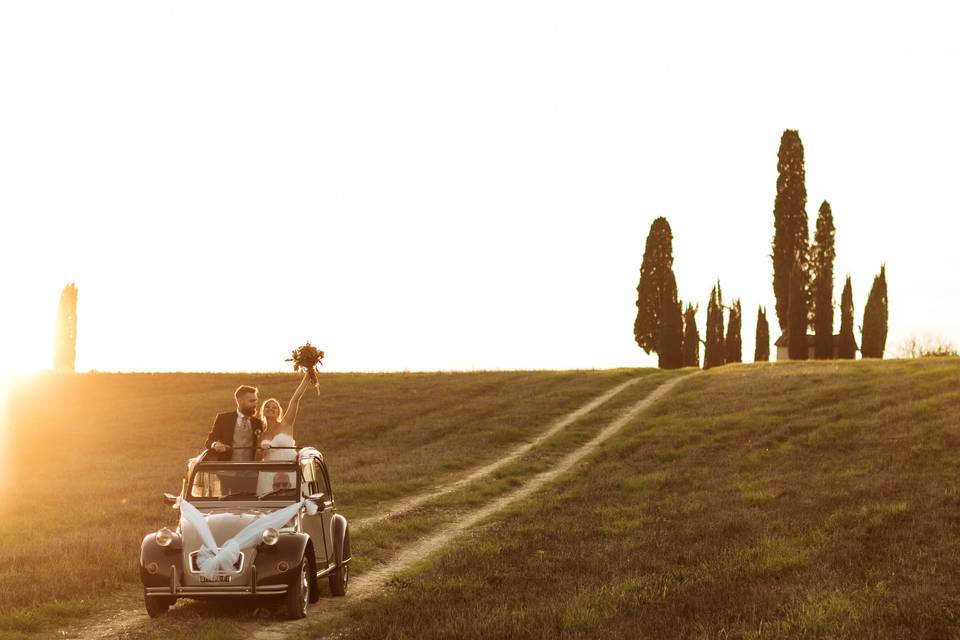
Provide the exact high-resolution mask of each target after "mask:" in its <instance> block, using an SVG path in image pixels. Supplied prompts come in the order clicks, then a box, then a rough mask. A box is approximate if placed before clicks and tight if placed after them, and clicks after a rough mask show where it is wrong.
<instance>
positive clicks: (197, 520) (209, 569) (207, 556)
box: [177, 498, 317, 579]
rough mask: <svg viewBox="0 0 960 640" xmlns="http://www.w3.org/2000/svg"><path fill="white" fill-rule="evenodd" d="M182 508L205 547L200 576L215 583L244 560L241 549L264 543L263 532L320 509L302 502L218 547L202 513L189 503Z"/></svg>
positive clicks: (179, 502)
mask: <svg viewBox="0 0 960 640" xmlns="http://www.w3.org/2000/svg"><path fill="white" fill-rule="evenodd" d="M177 505H178V506H179V507H180V514H181V515H182V516H183V517H184V518H186V519H187V522H189V523H190V525H191V526H192V527H193V528H194V529H196V531H197V534H199V536H200V540H201V541H203V544H202V545H200V554H199V555H198V556H197V564H198V565H199V566H200V574H201V575H202V576H204V577H205V578H208V579H212V578H213V577H214V576H216V575H217V571H218V570H219V571H223V572H233V571H234V568H233V565H234V564H235V563H236V562H237V558H239V557H240V549H244V548H247V547H252V546H253V545H255V544H257V543H258V542H259V541H260V538H261V537H262V536H263V532H264V531H266V530H267V529H270V528H273V529H279V528H280V527H282V526H283V525H285V524H286V523H287V522H289V521H290V519H291V518H293V517H294V516H295V515H297V513H298V512H299V511H300V509H301V507H305V508H306V510H307V515H311V516H312V515H316V513H317V505H316V504H315V503H313V502H312V501H310V500H307V499H306V498H304V499H303V500H301V501H300V502H295V503H293V504H291V505H289V506H287V507H284V508H283V509H278V510H276V511H274V512H273V513H270V514H269V515H265V516H263V517H262V518H258V519H257V520H255V521H253V522H251V523H250V524H248V525H247V526H246V527H244V528H243V529H241V530H240V531H239V532H237V534H236V535H235V536H233V537H232V538H230V539H229V540H227V541H226V542H224V543H223V544H222V545H220V546H217V541H216V540H215V539H214V538H213V532H212V531H210V525H208V524H207V519H206V518H204V517H203V514H202V513H200V511H199V510H198V509H197V508H196V507H195V506H193V505H192V504H190V503H189V502H187V501H186V500H183V499H179V498H178V500H177Z"/></svg>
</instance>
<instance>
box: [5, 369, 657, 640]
mask: <svg viewBox="0 0 960 640" xmlns="http://www.w3.org/2000/svg"><path fill="white" fill-rule="evenodd" d="M641 373H643V371H642V370H609V371H565V372H523V371H518V372H477V373H407V374H325V375H323V376H322V379H321V382H322V385H321V393H320V396H319V397H317V396H316V395H315V394H314V392H313V390H312V389H308V391H307V394H306V396H305V397H304V400H303V402H302V405H301V411H300V416H299V418H298V423H297V438H298V440H299V441H300V442H301V443H311V444H316V445H317V446H318V447H319V448H320V449H321V450H322V451H323V452H324V454H325V456H326V457H327V460H328V463H329V467H330V471H331V476H332V477H331V480H332V482H333V486H334V490H335V492H336V494H337V499H338V502H339V503H340V504H341V505H342V507H341V508H342V510H343V511H344V513H345V514H346V515H347V517H348V518H355V517H360V516H363V515H366V514H369V513H371V512H373V511H375V509H376V506H377V505H378V504H380V503H382V502H383V501H384V500H389V499H391V498H395V497H400V496H403V495H407V494H410V493H414V492H417V491H418V490H421V489H424V488H426V487H431V486H434V485H436V484H437V483H438V482H442V480H443V478H445V477H447V476H449V475H451V474H456V473H457V472H458V471H461V470H464V469H468V468H473V467H475V466H477V465H479V464H482V463H484V462H489V461H490V460H492V459H495V458H496V457H497V456H498V454H499V453H500V452H502V451H504V450H505V449H507V448H509V447H510V446H512V445H515V444H516V443H518V442H521V441H524V440H526V439H528V438H530V437H531V436H532V435H534V434H536V433H538V432H539V431H540V430H542V429H543V428H544V427H545V426H546V425H547V424H548V423H550V422H551V421H552V420H554V419H556V418H558V417H560V416H562V415H564V414H566V413H568V412H570V411H572V410H574V409H576V408H577V407H579V406H580V405H582V404H583V403H585V402H587V401H588V400H590V399H592V398H593V397H595V396H597V395H599V394H600V393H602V392H604V391H605V390H607V389H609V388H611V387H613V386H615V385H617V384H618V383H620V382H622V381H624V380H628V379H630V378H633V377H636V376H637V375H638V374H641ZM298 381H299V378H297V377H295V376H293V375H292V374H267V375H264V374H251V375H245V374H102V373H94V374H83V375H55V374H48V375H40V376H35V377H31V378H27V379H24V380H21V381H19V383H18V384H16V385H15V386H13V387H11V389H9V390H8V396H9V397H8V405H9V407H8V413H9V415H8V419H7V424H6V429H5V430H4V432H3V433H0V438H4V439H5V440H6V444H5V446H0V452H2V453H5V455H4V456H3V458H2V459H0V473H3V474H4V476H5V477H4V478H3V482H2V483H0V636H2V635H3V633H4V632H8V633H14V634H16V633H31V632H35V631H36V632H42V633H46V632H47V631H49V628H50V625H51V623H55V624H59V625H63V626H70V625H71V624H72V622H71V620H79V619H81V618H83V617H85V616H89V615H90V614H93V613H96V612H97V611H99V610H101V609H102V608H103V607H104V606H105V605H104V603H105V602H107V601H109V600H110V597H111V596H113V595H115V594H116V593H117V592H118V590H120V589H124V588H125V589H126V590H127V591H130V590H131V589H134V590H135V588H136V587H137V585H139V574H138V573H137V571H136V559H137V557H138V555H139V548H140V540H141V538H142V537H143V535H144V534H146V533H149V532H150V531H155V530H156V529H157V528H159V527H161V526H165V525H167V526H169V525H171V524H173V523H175V521H176V520H175V514H174V512H172V511H171V510H170V508H169V507H167V506H165V505H164V504H163V503H162V502H161V500H160V496H161V493H162V492H163V491H172V492H177V491H178V490H179V487H180V481H181V478H182V476H183V472H184V471H185V462H186V460H187V458H188V457H190V456H192V455H195V454H196V453H197V452H198V451H199V450H200V449H201V447H202V445H203V442H204V440H205V438H206V435H207V432H208V431H209V429H210V425H211V424H212V422H213V417H214V415H215V414H216V413H217V412H219V411H224V410H230V409H231V408H232V407H233V390H234V389H235V388H236V387H237V386H238V385H239V384H254V385H256V386H258V387H259V389H260V396H261V399H266V398H268V397H271V396H276V397H277V398H279V399H280V401H281V404H283V405H284V406H286V403H287V399H288V398H289V396H290V394H291V393H292V392H293V389H294V388H295V387H296V385H297V382H298ZM2 442H3V441H2V440H0V443H2Z"/></svg>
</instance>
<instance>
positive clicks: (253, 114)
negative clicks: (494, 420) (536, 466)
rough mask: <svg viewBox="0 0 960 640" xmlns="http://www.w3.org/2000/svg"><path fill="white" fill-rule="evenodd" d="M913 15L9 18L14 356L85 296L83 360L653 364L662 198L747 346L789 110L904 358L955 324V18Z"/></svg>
mask: <svg viewBox="0 0 960 640" xmlns="http://www.w3.org/2000/svg"><path fill="white" fill-rule="evenodd" d="M907 6H908V5H905V4H902V3H901V4H899V5H893V4H887V3H865V2H864V3H845V4H843V5H839V4H837V3H826V2H813V3H807V4H803V5H797V4H791V5H786V4H781V3H769V2H763V3H761V2H756V3H735V4H732V5H731V4H718V3H688V4H680V3H671V4H670V5H666V4H664V3H626V2H624V3H616V2H608V3H569V2H562V3H555V2H521V3H474V4H464V3H445V2H435V3H423V2H415V3H386V2H379V3H289V4H286V3H285V4H282V5H280V4H259V3H249V2H218V3H214V2H208V3H192V2H189V3H188V2H175V3H156V4H147V3H126V2H114V3H106V2H91V3H66V2H61V3H50V2H45V3H35V2H30V3H5V4H4V5H3V6H2V8H0V211H2V215H3V220H4V223H3V230H4V239H5V250H4V251H3V252H2V253H0V296H2V298H3V300H4V304H3V310H2V311H0V354H2V355H0V375H2V374H4V373H11V372H19V371H27V370H32V369H37V368H43V367H49V366H50V361H51V341H52V335H53V328H54V319H55V314H56V309H57V302H58V299H59V295H60V291H61V289H62V287H63V286H64V285H65V284H67V283H68V282H75V283H76V284H77V287H78V289H79V303H78V319H79V326H78V344H77V370H79V371H87V370H101V371H117V370H119V371H273V370H284V369H287V368H288V366H289V365H288V363H285V362H284V358H287V357H289V354H290V350H291V349H293V348H294V347H296V346H298V345H300V344H302V343H303V342H304V341H306V340H310V341H311V342H312V343H313V344H315V345H317V346H319V347H320V348H323V349H325V350H326V351H327V359H326V362H325V365H326V366H325V369H326V370H330V371H381V370H403V369H410V370H436V369H443V370H449V369H520V368H536V369H541V368H607V367H617V366H646V365H651V364H654V365H655V364H656V355H655V354H651V355H649V356H648V355H646V354H644V353H643V351H641V350H640V349H639V347H637V345H636V343H635V342H634V338H633V332H632V328H633V320H634V316H635V314H636V307H635V304H634V303H635V301H636V286H637V280H638V277H639V269H640V263H641V259H642V256H643V249H644V241H645V238H646V235H647V231H648V230H649V227H650V223H651V222H652V221H653V219H654V218H656V217H658V216H665V217H666V218H667V219H668V220H669V222H670V224H671V226H672V229H673V235H674V244H673V249H674V257H675V260H674V269H675V272H676V275H677V281H678V287H679V292H680V297H681V298H682V299H683V300H684V301H692V302H694V303H698V304H699V305H700V313H699V315H698V324H699V326H700V329H701V335H703V328H704V318H705V311H706V306H707V298H708V295H709V292H710V288H711V286H712V285H713V283H714V282H715V281H716V280H717V279H718V278H719V279H720V282H721V285H722V288H723V292H724V298H725V300H727V301H730V300H732V299H733V298H737V297H739V298H741V299H742V302H743V316H744V317H743V345H744V347H743V351H744V359H745V360H748V361H749V360H752V357H753V345H754V325H755V321H756V310H757V305H764V306H766V307H767V309H768V316H769V317H770V322H771V328H770V331H771V342H772V341H773V340H775V339H776V337H777V336H778V335H779V331H778V330H777V327H776V314H775V312H774V307H775V302H774V296H773V289H772V285H771V282H772V265H771V260H770V257H769V256H770V253H771V247H770V243H771V240H772V238H773V204H774V196H775V193H776V178H777V171H776V165H777V149H778V146H779V141H780V136H781V134H782V133H783V131H784V129H788V128H789V129H797V130H798V131H799V133H800V137H801V139H802V140H803V144H804V148H805V154H806V156H805V157H806V188H807V195H808V200H807V215H808V218H809V226H810V229H811V233H812V231H813V229H814V227H815V223H816V215H817V210H818V208H819V206H820V203H821V202H822V201H823V200H824V199H826V200H828V201H829V202H830V203H831V205H832V208H833V215H834V220H835V224H836V229H837V232H836V249H837V259H836V263H835V274H836V279H835V283H834V297H835V299H836V300H837V301H838V302H839V298H840V290H841V289H842V286H843V278H844V276H845V274H847V273H850V274H851V275H852V279H853V292H854V305H855V319H856V320H855V324H856V325H859V324H861V322H862V317H863V308H864V304H865V302H866V298H867V293H868V292H869V288H870V285H871V283H872V280H873V277H874V275H875V274H876V273H877V272H878V271H879V269H880V265H881V263H885V264H886V266H887V278H888V282H889V299H890V333H889V337H888V339H887V354H888V356H893V355H895V353H896V350H897V347H898V345H899V344H900V343H901V342H902V341H903V340H904V339H906V338H907V337H909V336H911V335H920V334H924V333H931V332H932V333H937V334H940V335H943V336H945V337H946V338H948V339H951V340H953V341H954V342H957V341H960V319H958V318H960V302H958V300H960V285H958V280H957V278H956V260H957V258H956V251H955V248H954V247H955V244H956V238H957V236H958V233H960V221H958V220H960V216H958V211H960V190H958V189H957V183H958V179H960V155H958V154H957V149H958V148H960V124H958V119H957V114H958V113H960V84H958V83H957V82H956V80H955V79H954V80H950V78H954V76H955V75H956V71H957V69H958V68H960V44H958V39H957V37H956V34H955V29H956V24H957V19H956V18H957V16H956V15H955V14H954V10H953V9H952V7H950V6H949V5H946V4H943V3H914V4H911V5H909V10H907ZM944 7H945V8H944ZM835 321H836V323H837V327H839V312H837V314H836V320H835ZM857 337H858V340H859V332H858V334H857Z"/></svg>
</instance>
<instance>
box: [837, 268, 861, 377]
mask: <svg viewBox="0 0 960 640" xmlns="http://www.w3.org/2000/svg"><path fill="white" fill-rule="evenodd" d="M839 340H840V343H839V344H838V345H837V357H838V358H843V359H844V360H853V359H854V358H856V357H857V339H856V338H855V337H854V335H853V285H851V284H850V274H847V282H846V284H844V285H843V293H842V294H840V338H839Z"/></svg>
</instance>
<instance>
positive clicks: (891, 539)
mask: <svg viewBox="0 0 960 640" xmlns="http://www.w3.org/2000/svg"><path fill="white" fill-rule="evenodd" d="M688 373H690V372H689V371H683V372H657V371H651V370H618V371H588V372H495V373H469V374H385V375H354V376H350V375H342V376H334V375H331V376H324V378H323V381H324V386H323V389H322V391H323V392H322V394H321V397H320V398H319V399H318V398H316V397H315V396H312V395H310V396H308V397H307V398H306V399H305V401H304V408H303V413H302V418H301V423H300V427H299V428H300V432H299V434H300V436H299V437H300V439H301V441H302V442H305V441H312V442H317V443H319V444H321V448H322V449H323V450H324V452H325V453H326V456H327V459H328V461H329V462H330V466H331V473H332V474H333V476H334V477H333V481H334V488H335V491H336V492H337V498H338V502H340V504H341V505H342V510H343V512H344V513H345V514H346V515H347V516H348V517H349V518H350V519H351V521H352V523H353V526H355V527H356V529H355V530H354V536H355V537H354V542H355V545H354V553H355V557H356V564H355V565H354V570H353V576H354V583H353V587H352V591H349V592H348V596H347V598H346V599H345V601H339V602H338V601H336V600H335V599H330V598H324V599H322V600H321V602H319V603H318V604H317V605H314V606H313V607H312V608H311V613H310V615H309V616H308V618H307V620H306V621H305V623H304V624H301V625H288V624H286V623H283V622H278V621H276V620H275V619H274V618H271V617H270V615H269V614H266V616H267V617H266V618H264V617H263V615H264V614H263V612H260V613H258V612H257V610H255V609H254V608H253V607H252V606H249V607H239V608H238V607H232V608H227V609H223V608H218V607H215V606H210V605H203V604H195V603H183V604H178V605H177V607H175V608H174V609H172V610H171V611H170V613H169V614H167V616H165V617H164V618H161V619H157V620H149V619H147V618H146V616H145V614H144V613H143V611H142V606H141V605H140V603H139V595H138V594H139V590H138V587H137V585H138V580H137V576H136V573H135V571H134V570H132V565H133V562H134V558H135V557H136V550H137V548H138V544H139V539H140V537H141V536H142V534H143V533H145V532H147V531H150V530H152V529H155V528H156V527H158V526H160V525H161V524H169V523H170V521H171V519H172V518H171V512H170V511H169V509H168V508H166V507H164V506H163V505H162V504H161V503H160V501H159V494H160V492H161V491H163V490H175V489H176V487H177V486H178V482H179V480H178V478H179V474H180V472H181V470H182V466H181V465H182V461H183V460H184V459H185V457H186V456H187V455H188V454H190V453H192V452H194V451H195V450H196V447H197V446H198V443H199V442H200V441H201V440H202V438H203V436H204V434H205V433H206V429H207V423H208V422H209V420H210V418H211V417H212V414H213V413H214V412H215V411H217V410H219V409H221V408H222V407H223V405H224V404H229V403H228V402H225V400H227V401H229V398H230V392H231V391H232V389H233V387H234V386H236V384H239V383H240V382H251V381H252V382H253V383H254V384H257V385H259V386H260V388H261V397H262V398H265V397H269V396H270V395H278V396H279V397H280V398H281V399H282V400H284V399H285V398H284V394H286V393H289V391H290V390H291V389H292V387H293V386H294V384H295V380H294V379H293V378H292V377H290V376H286V375H273V376H241V375H232V374H231V375H201V374H168V375H156V376H150V375H112V376H111V375H103V374H98V375H89V376H76V377H69V376H68V377H57V376H51V377H43V378H39V379H36V380H34V381H32V382H31V383H30V384H27V385H25V386H22V387H20V388H19V389H18V390H17V391H16V392H15V394H14V396H13V403H12V404H13V418H14V420H13V421H12V425H13V433H12V435H13V438H12V442H13V444H14V446H13V447H12V448H11V450H10V456H9V460H8V462H7V464H6V465H5V469H7V471H8V472H9V476H10V477H9V478H8V481H9V482H8V483H7V487H8V489H7V491H6V492H5V495H4V496H3V500H2V502H0V505H2V507H0V510H2V511H0V515H2V516H3V518H2V519H0V567H3V568H4V570H3V571H0V594H2V595H0V637H15V638H33V637H47V636H48V635H49V636H52V635H60V634H59V632H60V631H65V632H66V635H67V636H68V637H71V636H72V635H73V634H74V633H79V634H81V637H115V635H121V634H120V633H119V632H114V631H110V632H109V633H108V635H106V636H96V634H91V633H90V632H89V630H90V629H94V628H96V627H97V626H98V625H101V626H102V624H103V621H104V620H105V619H106V618H105V616H110V615H112V616H114V619H113V620H112V621H111V624H113V623H114V622H116V621H117V620H121V621H122V623H121V626H120V627H117V628H122V629H123V633H122V635H123V637H128V638H138V639H149V638H161V637H162V638H164V639H169V638H187V637H191V638H192V637H202V638H207V639H209V640H214V639H218V640H226V639H229V638H244V637H250V636H251V635H253V634H255V633H259V632H260V631H261V630H262V631H263V632H264V633H266V634H267V635H266V636H265V637H271V638H275V637H317V636H320V635H329V634H334V633H336V634H341V635H342V636H343V637H347V638H381V637H397V638H404V637H407V638H431V637H434V638H448V637H458V638H459V637H463V638H488V637H530V638H534V637H536V638H539V637H543V638H547V637H551V638H552V637H621V638H638V637H639V638H687V637H743V638H798V637H799V638H803V637H809V638H819V637H846V638H862V637H879V638H950V637H960V595H958V593H957V589H956V585H957V576H958V575H960V554H958V552H957V549H958V542H960V483H958V480H957V478H958V472H960V384H958V381H960V378H958V375H960V359H935V360H934V359H928V360H918V361H888V362H832V363H822V362H821V363H814V362H811V363H789V364H768V365H736V366H728V367H723V368H720V369H714V370H711V371H708V372H701V373H695V374H693V375H692V376H689V377H685V378H683V379H679V378H677V375H678V374H679V375H684V374H688ZM673 382H678V384H677V386H676V387H675V388H674V389H672V390H669V391H667V392H666V393H667V395H665V396H663V397H662V398H660V399H659V400H656V401H652V404H649V403H648V404H649V406H647V405H646V404H644V403H645V402H646V399H647V398H648V397H650V398H653V397H654V396H657V394H658V393H659V390H660V389H661V388H664V389H665V388H666V386H669V385H666V386H665V383H671V384H672V383H673ZM627 383H630V384H629V385H628V384H627ZM311 393H312V392H311ZM641 406H642V410H639V409H638V407H641ZM587 409H588V410H587ZM551 424H554V425H556V426H557V429H556V430H555V431H551V430H548V429H547V427H548V426H549V425H551ZM560 427H562V428H560ZM611 429H612V430H611ZM604 434H610V435H604ZM54 442H56V443H57V446H52V445H51V443H54ZM593 442H597V443H598V444H597V448H596V449H592V448H589V447H590V446H591V443H593ZM578 452H579V453H578ZM582 452H588V454H586V457H582V458H580V457H578V458H576V460H577V462H576V465H575V466H573V467H570V466H569V465H568V466H564V465H565V461H567V460H570V459H571V456H576V455H584V454H583V453H582ZM54 453H55V454H56V456H55V457H54V456H53V455H52V454H54ZM500 459H505V460H507V459H508V463H506V464H504V465H503V466H502V467H500V468H497V469H496V470H493V469H491V470H489V471H487V472H485V475H482V476H476V477H475V479H473V480H470V478H471V477H474V476H473V475H472V474H473V473H475V472H476V470H477V469H479V468H486V467H489V465H491V464H492V463H494V462H496V461H498V460H500ZM485 465H486V467H485ZM561 468H565V469H571V470H570V471H568V472H566V473H565V474H563V475H561V476H559V477H555V476H550V477H551V479H550V480H549V482H550V484H548V485H540V484H537V482H538V479H539V478H541V477H544V476H545V475H549V474H551V473H552V472H555V471H556V470H557V469H561ZM28 480H29V482H28ZM534 485H536V486H537V487H538V488H537V489H536V490H535V492H534V493H529V494H523V490H524V487H527V486H530V487H533V486H534ZM438 487H440V488H443V487H446V488H447V489H446V490H444V492H443V493H442V494H441V493H435V491H436V489H437V488H438ZM543 487H545V488H543ZM27 489H29V490H27ZM521 494H523V495H522V497H521V498H520V499H517V500H514V499H513V498H511V496H517V495H521ZM416 496H423V497H426V498H429V499H426V500H425V501H421V502H417V503H410V504H409V505H408V506H407V507H405V508H403V510H402V512H397V513H395V514H394V515H393V516H392V517H390V518H388V519H386V520H383V521H375V518H376V516H378V514H381V513H382V512H383V511H384V510H385V509H387V508H391V507H393V506H395V505H399V504H403V503H404V501H407V500H409V499H411V498H412V497H416ZM498 503H501V504H503V507H497V506H496V505H497V504H498ZM463 523H467V524H465V525H464V524H463ZM25 531H29V532H30V535H29V536H27V535H24V532H25ZM431 540H433V543H431ZM418 548H422V549H424V550H426V551H425V553H424V554H423V555H422V556H418V555H417V554H416V553H414V554H413V556H411V557H410V558H408V559H406V560H404V559H403V558H404V556H405V554H407V555H409V552H411V551H412V550H416V549H418ZM64 550H67V551H68V552H69V557H70V559H71V561H70V562H66V563H65V562H64V561H63V558H64V553H65V551H64ZM387 570H389V571H390V572H391V573H383V572H384V571H387ZM397 571H399V572H400V573H399V574H398V573H397ZM378 573H380V574H382V576H381V577H379V578H377V574H378ZM91 587H93V591H94V592H95V594H94V597H93V598H91V597H90V595H91ZM341 605H346V606H341ZM91 625H92V626H91ZM85 629H86V631H85ZM111 629H112V627H111ZM110 634H113V635H110ZM338 637H339V636H338Z"/></svg>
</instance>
